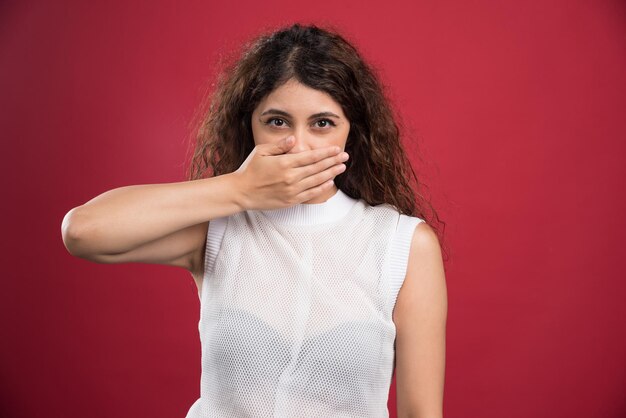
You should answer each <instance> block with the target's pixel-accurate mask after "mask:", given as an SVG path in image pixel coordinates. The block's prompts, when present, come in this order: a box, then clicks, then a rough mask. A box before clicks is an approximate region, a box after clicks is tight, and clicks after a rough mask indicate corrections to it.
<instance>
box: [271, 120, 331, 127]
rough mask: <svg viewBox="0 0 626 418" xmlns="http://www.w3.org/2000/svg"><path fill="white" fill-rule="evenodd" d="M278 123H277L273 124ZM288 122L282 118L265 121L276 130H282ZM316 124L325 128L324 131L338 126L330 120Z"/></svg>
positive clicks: (318, 121)
mask: <svg viewBox="0 0 626 418" xmlns="http://www.w3.org/2000/svg"><path fill="white" fill-rule="evenodd" d="M274 121H276V123H272V122H274ZM285 123H286V122H285V121H284V120H283V119H281V118H271V119H268V120H267V121H265V124H266V125H269V126H272V127H275V128H280V127H282V126H283V124H285ZM314 124H316V125H317V127H318V128H323V129H327V128H328V127H329V125H330V126H336V124H335V122H333V121H332V120H330V119H320V120H317V121H315V122H314ZM320 124H321V125H320Z"/></svg>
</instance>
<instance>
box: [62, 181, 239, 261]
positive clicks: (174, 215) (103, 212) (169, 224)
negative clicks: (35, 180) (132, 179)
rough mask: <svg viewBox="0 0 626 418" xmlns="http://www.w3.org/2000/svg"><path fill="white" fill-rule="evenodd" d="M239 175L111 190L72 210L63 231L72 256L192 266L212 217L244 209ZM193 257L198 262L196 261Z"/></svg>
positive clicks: (96, 259)
mask: <svg viewBox="0 0 626 418" xmlns="http://www.w3.org/2000/svg"><path fill="white" fill-rule="evenodd" d="M237 181H238V180H237V179H236V175H235V174H233V173H230V174H225V175H221V176H217V177H211V178H207V179H200V180H193V181H185V182H178V183H163V184H147V185H132V186H125V187H120V188H117V189H113V190H109V191H107V192H105V193H103V194H101V195H99V196H97V197H95V198H94V199H91V200H90V201H88V202H87V203H85V204H83V205H81V206H78V207H76V208H74V209H72V210H70V211H69V212H68V213H67V214H66V215H65V217H64V218H63V222H62V226H61V231H62V236H63V242H64V244H65V246H66V248H67V250H68V251H69V252H70V253H71V254H72V255H74V256H76V257H80V258H85V259H88V260H90V261H95V262H101V263H122V262H145V263H157V264H170V265H177V266H181V267H185V268H187V269H188V270H190V271H191V270H193V269H194V266H193V265H192V264H197V260H198V259H199V257H198V254H199V252H198V250H199V249H200V248H203V247H204V246H203V245H202V244H203V243H204V239H205V237H206V228H207V225H208V223H207V222H208V221H209V220H211V219H214V218H216V217H221V216H228V215H231V214H233V213H237V212H240V211H242V210H243V206H242V202H241V196H240V187H239V184H238V183H237ZM193 260H196V261H195V262H193Z"/></svg>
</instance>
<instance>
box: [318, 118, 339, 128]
mask: <svg viewBox="0 0 626 418" xmlns="http://www.w3.org/2000/svg"><path fill="white" fill-rule="evenodd" d="M315 123H318V124H319V123H323V125H321V126H320V125H317V126H318V127H320V128H326V127H327V126H328V125H330V126H335V122H333V121H332V120H330V119H320V120H318V121H317V122H315Z"/></svg>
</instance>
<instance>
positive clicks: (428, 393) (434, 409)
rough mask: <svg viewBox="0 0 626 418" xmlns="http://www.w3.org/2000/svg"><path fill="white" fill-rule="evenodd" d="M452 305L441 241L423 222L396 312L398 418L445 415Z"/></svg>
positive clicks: (412, 244)
mask: <svg viewBox="0 0 626 418" xmlns="http://www.w3.org/2000/svg"><path fill="white" fill-rule="evenodd" d="M447 310H448V301H447V290H446V281H445V275H444V268H443V262H442V258H441V249H440V246H439V241H438V239H437V235H436V234H435V232H434V231H433V229H432V228H431V227H430V226H429V225H428V224H427V223H426V222H421V223H420V224H418V225H417V227H415V231H414V233H413V238H412V241H411V249H410V254H409V260H408V265H407V273H406V278H405V279H404V283H403V284H402V287H401V288H400V291H399V293H398V299H397V301H396V306H395V308H394V314H393V315H394V322H395V324H396V404H397V410H398V418H441V417H443V387H444V375H445V346H446V318H447Z"/></svg>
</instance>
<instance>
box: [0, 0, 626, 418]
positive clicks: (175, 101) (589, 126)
mask: <svg viewBox="0 0 626 418" xmlns="http://www.w3.org/2000/svg"><path fill="white" fill-rule="evenodd" d="M294 21H299V22H302V23H318V24H325V23H330V24H333V25H335V26H336V27H338V28H340V29H341V30H342V31H343V33H344V34H345V35H346V36H347V37H348V38H349V39H351V40H353V41H354V42H355V43H356V44H357V46H358V47H359V48H360V49H361V51H362V53H363V55H364V56H365V57H366V59H368V60H369V61H370V62H371V63H372V64H373V65H375V66H376V67H378V68H379V69H380V70H381V73H382V75H381V76H382V78H383V80H384V82H385V84H387V85H389V87H390V92H391V96H392V99H393V100H394V104H395V106H397V107H398V108H399V109H400V111H401V112H402V114H403V115H404V119H405V120H406V121H407V122H408V123H409V124H410V126H411V127H412V129H413V130H414V132H415V133H416V134H417V135H418V136H420V137H421V141H422V145H421V147H422V152H423V156H424V160H425V161H424V163H419V164H418V162H417V158H416V155H415V154H411V159H412V160H413V161H414V162H415V164H416V168H417V170H418V172H420V173H421V174H422V175H423V177H424V180H425V181H426V183H427V184H428V185H429V187H430V189H429V190H430V193H431V194H432V198H433V201H434V204H435V205H436V207H437V208H438V209H439V211H440V215H441V216H442V218H443V219H444V220H445V221H446V223H447V229H446V239H447V240H448V244H449V245H450V248H451V259H450V262H449V263H448V265H447V269H448V270H447V281H448V292H449V295H448V297H449V314H448V315H449V316H448V339H447V364H446V366H447V369H446V386H445V404H444V415H445V416H446V417H448V418H452V417H481V418H487V417H509V418H514V417H524V418H526V417H551V418H556V417H622V416H625V414H626V400H625V397H624V394H625V393H626V375H625V374H626V364H625V362H626V335H625V333H624V323H625V321H624V320H625V319H626V318H625V312H626V308H625V306H624V303H623V301H624V296H625V287H626V285H625V284H624V283H625V281H624V279H625V275H624V267H625V266H624V259H625V256H626V254H625V251H624V249H625V245H624V243H623V239H624V235H625V234H624V232H625V228H624V226H625V223H626V221H625V218H624V214H625V213H626V204H625V197H624V190H626V188H625V187H624V186H625V185H624V180H625V178H626V176H625V174H626V173H625V171H626V168H625V167H626V164H625V155H626V154H625V151H626V6H625V4H624V2H621V1H548V2H546V1H526V2H501V1H491V2H488V1H472V2H467V1H460V0H459V1H456V2H451V1H445V2H406V3H394V2H386V3H384V4H371V5H369V6H365V5H364V4H363V3H362V2H361V1H356V0H354V1H349V2H335V1H316V2H306V3H303V2H294V1H267V2H249V1H244V2H232V1H230V2H219V3H218V2H184V3H182V2H175V1H151V2H147V1H146V2H135V1H116V2H112V1H106V2H105V1H98V2H93V1H89V2H79V1H57V2H48V1H30V2H11V1H8V2H7V1H4V2H2V5H1V6H0V92H1V93H0V110H1V112H0V135H1V137H2V160H3V164H2V168H3V174H2V176H1V177H2V182H3V187H2V192H3V195H4V196H5V198H4V199H3V203H2V205H1V211H2V213H0V215H1V217H0V219H2V223H3V240H2V256H3V259H4V261H3V263H2V267H3V270H4V271H3V274H2V286H1V288H2V290H1V293H0V297H1V299H0V313H1V316H0V325H1V327H2V328H1V330H0V331H1V335H2V338H1V340H2V341H1V343H0V356H1V357H0V373H1V374H0V415H1V416H3V417H5V416H6V417H36V416H46V417H67V418H70V417H136V416H140V417H148V416H149V417H184V415H185V413H186V412H187V409H188V408H189V407H190V406H191V404H192V403H193V402H194V401H195V399H196V398H197V397H198V396H199V382H200V343H199V339H198V334H197V332H198V330H197V321H198V318H199V304H198V296H197V293H196V289H195V285H194V283H193V280H192V279H191V276H190V275H189V274H188V273H187V272H185V271H183V270H181V269H176V268H172V267H165V266H156V265H147V264H124V265H105V264H96V263H91V262H88V261H85V260H82V259H78V258H74V257H72V256H71V255H70V254H69V253H68V252H67V251H66V250H65V248H64V246H63V243H62V240H61V221H62V219H63V216H64V215H65V213H66V212H67V211H69V210H70V209H71V208H72V207H74V206H78V205H80V204H82V203H84V202H86V201H87V200H89V199H91V198H92V197H94V196H96V195H98V194H100V193H102V192H104V191H106V190H109V189H112V188H116V187H121V186H124V185H129V184H147V183H161V182H174V181H182V180H183V179H184V164H185V158H186V152H187V137H188V131H189V129H188V124H189V122H190V120H191V117H192V114H193V111H194V109H195V108H196V106H197V105H198V104H199V101H200V98H201V95H202V92H203V91H204V87H205V86H206V85H207V83H208V82H209V80H210V79H211V77H212V75H213V73H214V69H215V67H214V63H215V60H216V59H217V57H218V56H219V55H220V54H221V53H222V52H223V51H228V50H230V49H231V48H232V47H234V46H236V45H238V44H239V42H241V41H242V40H244V39H247V38H248V37H249V36H251V35H254V34H256V33H257V32H258V31H260V30H263V29H265V28H272V27H275V26H276V25H283V24H289V23H292V22H294ZM391 395H392V399H393V396H394V395H395V383H394V385H393V386H392V390H391ZM390 409H391V411H392V416H395V403H394V402H393V401H390Z"/></svg>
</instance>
